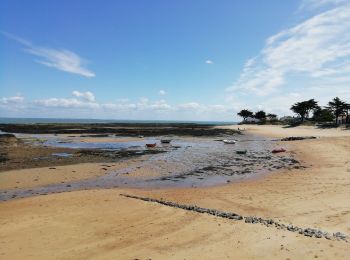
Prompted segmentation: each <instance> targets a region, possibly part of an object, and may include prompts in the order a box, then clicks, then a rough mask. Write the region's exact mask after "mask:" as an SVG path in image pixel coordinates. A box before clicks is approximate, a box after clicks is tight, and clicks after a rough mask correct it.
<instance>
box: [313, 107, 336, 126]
mask: <svg viewBox="0 0 350 260" xmlns="http://www.w3.org/2000/svg"><path fill="white" fill-rule="evenodd" d="M314 120H315V121H316V122H322V123H324V122H332V121H333V120H334V115H333V113H332V111H331V110H329V109H327V108H326V109H322V108H319V109H317V110H315V111H314Z"/></svg>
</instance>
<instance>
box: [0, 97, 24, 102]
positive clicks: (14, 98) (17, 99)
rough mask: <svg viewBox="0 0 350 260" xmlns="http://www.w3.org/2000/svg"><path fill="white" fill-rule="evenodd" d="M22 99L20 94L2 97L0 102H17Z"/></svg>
mask: <svg viewBox="0 0 350 260" xmlns="http://www.w3.org/2000/svg"><path fill="white" fill-rule="evenodd" d="M23 101H24V97H22V96H19V95H18V96H13V97H4V98H1V99H0V103H1V104H19V103H22V102H23Z"/></svg>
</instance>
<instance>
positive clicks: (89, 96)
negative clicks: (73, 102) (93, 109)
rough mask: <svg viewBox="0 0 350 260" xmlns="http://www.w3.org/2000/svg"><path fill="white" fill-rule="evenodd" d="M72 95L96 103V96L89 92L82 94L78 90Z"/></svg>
mask: <svg viewBox="0 0 350 260" xmlns="http://www.w3.org/2000/svg"><path fill="white" fill-rule="evenodd" d="M72 95H73V96H75V97H78V98H83V99H85V100H87V101H90V102H94V101H95V95H94V94H93V93H92V92H90V91H87V92H80V91H78V90H74V91H73V92H72Z"/></svg>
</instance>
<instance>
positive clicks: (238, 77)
mask: <svg viewBox="0 0 350 260" xmlns="http://www.w3.org/2000/svg"><path fill="white" fill-rule="evenodd" d="M349 42H350V5H349V1H347V0H317V1H316V0H301V1H300V0H291V1H275V0H266V1H260V0H248V1H243V0H242V1H221V0H219V1H213V0H210V1H205V0H201V1H199V0H198V1H185V0H183V1H161V0H159V1H152V0H148V1H136V0H131V1H127V0H125V1H92V0H91V1H77V0H76V1H68V0H66V1H64V0H61V1H54V0H53V1H23V0H22V1H18V0H11V1H10V0H8V1H6V0H2V1H0V49H1V51H0V116H9V117H69V118H110V119H173V120H235V119H236V116H235V114H236V113H237V111H238V110H240V109H242V108H250V109H252V110H258V109H265V110H266V111H267V112H274V113H278V114H279V115H281V116H282V115H286V114H289V113H290V111H289V110H288V108H289V107H290V106H291V105H292V104H293V103H294V102H296V101H300V100H303V99H306V98H311V97H314V98H316V99H317V100H319V101H320V103H321V104H325V103H326V102H327V100H329V99H331V98H333V97H334V96H336V95H339V96H341V97H343V98H344V99H347V100H349V99H350V87H349V86H350V84H349V83H350V77H349V76H348V75H349V72H350V60H349V56H350V53H349V50H350V47H349V44H348V43H349Z"/></svg>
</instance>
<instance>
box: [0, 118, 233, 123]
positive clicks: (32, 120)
mask: <svg viewBox="0 0 350 260" xmlns="http://www.w3.org/2000/svg"><path fill="white" fill-rule="evenodd" d="M49 123H81V124H96V123H97V124H98V123H100V124H103V123H128V124H148V123H149V124H176V123H179V124H207V125H235V124H237V122H233V121H186V120H184V121H181V120H118V119H83V118H80V119H75V118H74V119H73V118H10V117H0V124H49Z"/></svg>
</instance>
